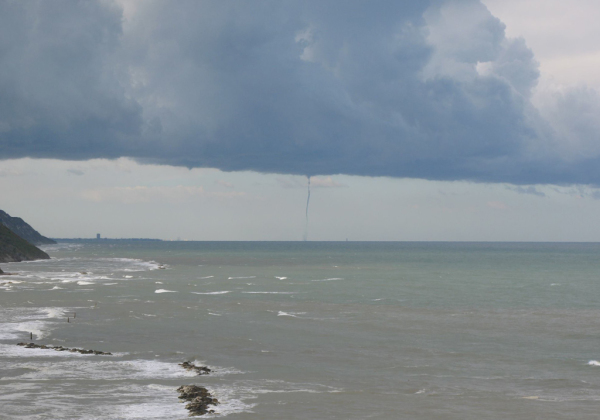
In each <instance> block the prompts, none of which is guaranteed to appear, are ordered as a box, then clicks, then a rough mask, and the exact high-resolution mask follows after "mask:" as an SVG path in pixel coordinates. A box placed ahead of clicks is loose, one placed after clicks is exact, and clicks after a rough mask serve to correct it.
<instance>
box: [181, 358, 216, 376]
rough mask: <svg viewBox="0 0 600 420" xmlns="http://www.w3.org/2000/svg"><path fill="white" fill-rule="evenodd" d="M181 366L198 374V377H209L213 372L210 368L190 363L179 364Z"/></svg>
mask: <svg viewBox="0 0 600 420" xmlns="http://www.w3.org/2000/svg"><path fill="white" fill-rule="evenodd" d="M179 366H181V367H182V368H184V369H185V370H191V371H193V372H196V373H197V374H198V375H208V374H209V373H210V372H211V370H210V369H209V368H208V367H206V366H196V365H195V364H193V363H192V362H190V361H186V362H183V363H179Z"/></svg>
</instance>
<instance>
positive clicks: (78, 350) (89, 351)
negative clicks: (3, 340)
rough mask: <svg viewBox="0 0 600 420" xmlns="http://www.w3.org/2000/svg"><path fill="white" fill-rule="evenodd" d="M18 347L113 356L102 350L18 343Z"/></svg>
mask: <svg viewBox="0 0 600 420" xmlns="http://www.w3.org/2000/svg"><path fill="white" fill-rule="evenodd" d="M17 346H24V347H25V348H27V349H44V350H55V351H68V352H71V353H81V354H96V355H101V356H112V353H111V352H108V351H100V350H85V349H78V348H75V347H74V348H72V349H70V348H68V347H63V346H46V345H45V344H41V345H40V344H35V343H17Z"/></svg>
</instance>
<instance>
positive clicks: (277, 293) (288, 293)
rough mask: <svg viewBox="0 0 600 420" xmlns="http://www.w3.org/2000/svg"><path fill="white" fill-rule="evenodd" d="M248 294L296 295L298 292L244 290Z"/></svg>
mask: <svg viewBox="0 0 600 420" xmlns="http://www.w3.org/2000/svg"><path fill="white" fill-rule="evenodd" d="M242 293H244V294H247V295H294V294H297V293H298V292H242Z"/></svg>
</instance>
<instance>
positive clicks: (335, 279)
mask: <svg viewBox="0 0 600 420" xmlns="http://www.w3.org/2000/svg"><path fill="white" fill-rule="evenodd" d="M339 280H344V279H343V278H341V277H332V278H330V279H320V280H311V281H339Z"/></svg>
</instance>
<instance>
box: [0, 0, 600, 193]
mask: <svg viewBox="0 0 600 420" xmlns="http://www.w3.org/2000/svg"><path fill="white" fill-rule="evenodd" d="M134 6H135V8H136V10H135V13H133V14H131V15H130V16H129V15H128V16H126V18H124V17H123V15H122V10H121V8H120V7H119V6H118V5H117V4H112V3H110V2H108V1H99V2H92V1H89V2H75V1H69V2H59V1H53V2H43V1H40V2H33V1H31V2H19V1H3V2H0V146H1V149H0V158H4V159H7V158H15V157H23V156H31V157H52V158H59V159H89V158H97V157H108V158H112V157H118V156H129V157H132V158H135V159H137V160H139V161H142V162H154V163H161V164H167V165H180V166H188V167H203V166H205V167H216V168H219V169H222V170H227V171H237V170H254V171H259V172H274V173H288V174H302V175H328V174H339V173H343V174H353V175H367V176H392V177H415V178H425V179H442V180H456V179H466V180H475V181H485V182H488V181H489V182H509V183H515V184H533V183H593V184H600V169H599V168H600V165H598V159H597V158H596V156H597V154H600V147H597V146H596V147H595V148H594V147H593V146H594V145H596V144H597V141H596V140H597V139H596V138H594V137H593V136H594V135H595V134H594V133H595V132H594V130H593V127H594V126H593V124H595V120H593V119H592V118H590V117H582V118H579V120H582V123H583V124H587V125H586V126H585V127H582V128H581V129H580V134H579V135H578V137H577V139H578V140H577V141H576V142H573V141H570V142H569V144H574V143H576V144H575V147H580V153H579V154H578V153H577V152H575V153H570V155H569V157H568V158H565V157H564V156H563V155H562V154H561V153H562V150H563V145H562V143H561V141H562V137H561V130H560V127H561V125H560V124H558V125H556V126H553V125H552V124H550V123H549V122H548V121H547V120H546V119H544V118H543V117H542V116H541V115H540V112H539V111H538V110H537V109H535V108H534V107H533V105H532V104H531V102H530V95H531V89H532V88H533V87H534V86H535V85H536V83H537V78H538V69H537V63H536V62H535V59H534V56H533V53H532V52H531V51H530V50H529V49H528V48H527V46H526V44H525V42H524V41H523V40H521V39H516V40H513V39H507V38H506V37H505V35H504V25H503V24H502V23H501V22H500V21H499V20H498V19H496V18H495V17H493V16H492V15H491V14H490V13H489V11H488V10H487V9H486V8H485V7H484V6H483V5H482V4H481V3H480V2H479V1H476V0H447V1H441V0H431V1H421V0H419V1H416V0H415V1H397V0H393V1H392V0H390V1H385V0H379V1H374V2H366V1H348V0H344V1H341V0H340V1H333V0H332V1H327V2H323V1H306V0H304V1H286V0H277V1H266V0H256V1H252V2H226V1H217V0H215V1H189V2H184V1H180V2H153V1H144V2H138V3H135V4H134ZM572 95H574V97H572V98H571V97H569V96H568V95H567V96H563V97H562V98H558V99H557V100H556V101H555V103H556V109H555V110H554V112H555V113H556V114H557V115H558V116H559V117H558V119H557V120H556V121H559V122H560V121H563V124H562V126H564V127H569V124H570V122H569V121H570V120H569V119H568V118H567V119H565V118H564V116H563V112H562V109H563V108H564V107H572V105H570V104H572V103H574V102H576V103H580V102H582V101H583V103H586V104H588V105H586V106H588V109H592V110H593V109H594V108H593V107H594V106H597V105H594V104H596V103H598V104H600V101H596V102H594V100H595V98H594V97H593V95H591V94H589V93H588V94H587V97H586V96H585V95H584V96H582V95H581V94H579V93H577V92H575V93H573V94H572ZM582 98H583V99H582ZM586 101H587V102H586ZM590 115H591V114H590ZM575 117H579V115H575V116H574V118H575ZM590 124H591V125H590ZM556 127H559V128H556ZM590 127H591V128H590ZM564 131H568V130H567V129H565V130H564ZM577 142H579V143H577ZM578 145H579V146H578ZM596 150H598V152H596Z"/></svg>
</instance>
